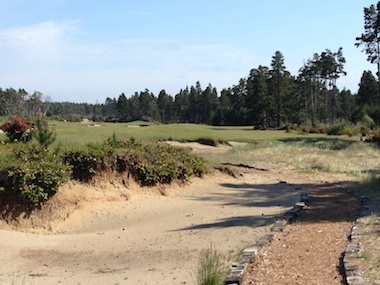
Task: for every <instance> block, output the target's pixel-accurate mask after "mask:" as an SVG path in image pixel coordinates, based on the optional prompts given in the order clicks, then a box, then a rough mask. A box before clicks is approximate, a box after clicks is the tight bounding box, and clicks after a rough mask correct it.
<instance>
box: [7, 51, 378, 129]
mask: <svg viewBox="0 0 380 285" xmlns="http://www.w3.org/2000/svg"><path fill="white" fill-rule="evenodd" d="M345 62H346V60H345V58H344V56H343V51H342V49H341V48H339V49H338V50H337V51H335V52H334V51H331V50H329V49H326V50H325V51H322V52H321V53H315V54H314V55H313V56H312V57H311V58H310V59H308V60H307V61H306V62H305V63H304V65H303V66H302V67H301V68H300V69H299V72H298V74H297V75H292V74H290V72H289V71H287V69H286V65H285V58H284V56H283V54H282V53H281V52H280V51H276V52H275V53H274V55H273V57H272V60H271V64H270V66H269V67H267V66H263V65H259V66H258V67H256V68H252V69H251V70H250V72H249V74H248V76H247V77H245V78H241V79H240V80H239V81H238V82H237V84H235V85H233V86H231V87H229V88H225V89H223V90H221V91H220V92H218V91H217V89H216V88H215V87H214V86H212V85H211V84H208V85H207V86H206V88H204V87H202V86H201V84H200V82H196V83H195V84H194V85H191V86H186V87H185V88H183V89H181V90H180V91H179V92H178V93H177V94H175V95H174V96H172V95H170V94H168V93H167V92H166V91H165V90H161V91H160V92H159V94H158V95H157V96H155V95H154V94H153V93H152V92H151V91H149V90H148V89H145V90H144V91H141V92H135V93H134V94H132V95H128V96H127V95H126V94H124V93H122V94H120V95H119V96H118V97H115V98H111V97H107V98H106V100H105V102H104V103H97V104H88V103H71V102H50V100H48V98H45V97H44V96H43V95H42V93H40V92H34V93H33V94H31V95H30V94H28V93H27V92H26V91H25V90H23V89H19V90H18V91H17V90H15V89H12V88H9V89H5V90H2V89H0V103H1V104H0V116H10V115H14V114H15V115H19V116H25V117H35V116H36V114H38V113H42V114H46V115H47V116H55V119H62V120H63V119H65V120H71V121H79V120H80V119H82V118H88V119H92V120H94V121H97V120H98V121H99V120H101V121H112V122H116V121H117V122H127V121H133V120H145V121H153V122H158V123H164V124H168V123H197V124H214V125H251V126H253V127H255V128H263V129H266V128H286V127H287V126H290V125H293V124H294V125H298V126H299V125H312V126H314V127H317V126H319V125H325V126H329V125H334V124H335V123H337V122H338V120H342V119H344V120H348V121H351V122H353V123H356V122H360V121H361V120H362V118H363V117H364V116H365V115H366V116H368V117H370V118H371V119H373V120H374V121H375V122H376V123H377V124H379V123H380V110H379V108H378V105H379V101H380V98H379V97H378V96H377V94H378V92H379V86H378V81H377V79H376V78H375V77H374V76H373V74H372V73H371V72H370V71H364V72H363V76H362V78H361V81H360V84H359V91H358V93H357V94H352V93H351V91H350V90H343V91H340V90H339V89H338V87H337V80H339V78H340V77H341V76H344V75H345V74H346V73H345V71H344V64H345Z"/></svg>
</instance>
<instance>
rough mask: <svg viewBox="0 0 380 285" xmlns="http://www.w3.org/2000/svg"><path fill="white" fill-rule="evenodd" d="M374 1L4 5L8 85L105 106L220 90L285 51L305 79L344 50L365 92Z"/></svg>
mask: <svg viewBox="0 0 380 285" xmlns="http://www.w3.org/2000/svg"><path fill="white" fill-rule="evenodd" d="M371 4H376V1H367V0H333V1H332V0H271V1H269V0H268V1H263V0H107V1H105V0H0V10H1V17H0V88H2V89H6V88H10V87H12V88H15V89H19V88H24V89H25V90H26V91H27V92H29V93H33V92H34V91H39V92H42V93H43V94H44V96H48V97H50V98H51V100H52V101H56V102H57V101H59V102H63V101H69V102H77V103H82V102H87V103H104V102H105V100H106V98H107V97H110V98H118V96H119V95H120V94H121V93H124V94H125V95H126V96H127V97H129V96H131V95H133V94H134V93H135V92H140V91H144V90H145V89H148V90H149V91H151V92H152V93H153V94H154V95H155V96H158V93H159V92H160V91H161V90H163V89H164V90H165V91H166V92H167V93H168V94H170V95H172V96H173V97H174V96H175V95H176V94H177V93H178V92H179V91H180V89H184V88H186V86H192V85H195V83H196V82H197V81H199V82H200V83H201V86H202V88H206V87H207V85H208V84H209V83H210V84H211V85H212V86H213V87H216V88H217V90H218V91H219V92H220V91H221V90H222V89H223V88H229V87H232V86H233V85H236V84H238V82H239V80H240V78H245V77H247V76H248V75H249V72H250V70H251V69H253V68H257V67H258V66H259V65H264V66H268V67H269V66H270V63H271V59H272V56H273V55H274V54H275V52H276V51H280V52H281V53H282V54H283V56H284V59H285V66H286V68H287V70H288V71H289V72H290V73H291V74H292V75H297V74H298V71H299V69H300V68H301V67H302V66H303V65H304V63H305V62H306V61H307V60H308V59H310V58H312V57H313V54H314V53H321V52H323V51H325V50H326V49H330V50H331V51H333V52H335V51H337V50H338V49H339V48H340V47H342V48H343V56H344V57H345V58H346V64H345V71H346V72H347V76H344V77H341V78H340V79H339V80H338V82H337V84H338V87H339V88H340V89H343V88H346V89H350V90H351V91H352V92H357V89H358V84H359V82H360V78H361V75H362V73H363V71H364V70H371V71H372V72H373V73H374V74H376V66H374V65H373V64H370V63H368V62H367V61H366V58H367V56H366V55H365V53H363V52H362V51H361V50H362V48H356V47H355V42H356V40H355V38H356V37H358V36H360V35H361V34H362V33H363V32H364V27H363V26H364V18H363V8H364V7H369V6H370V5H371Z"/></svg>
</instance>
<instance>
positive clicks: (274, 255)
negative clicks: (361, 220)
mask: <svg viewBox="0 0 380 285" xmlns="http://www.w3.org/2000/svg"><path fill="white" fill-rule="evenodd" d="M310 196H311V204H310V205H309V206H308V207H307V208H306V209H305V211H303V212H301V213H300V216H299V218H298V219H297V221H296V223H294V224H291V225H287V226H286V227H285V229H284V231H283V232H282V233H279V234H277V235H276V236H275V237H274V239H273V241H272V242H271V243H269V244H268V245H267V246H265V247H264V248H263V249H262V250H261V251H260V253H259V256H258V258H257V259H256V261H255V262H254V263H252V264H251V265H250V266H249V269H248V272H247V274H246V275H245V278H244V282H243V284H244V285H249V284H255V285H264V284H265V285H266V284H268V285H269V284H270V285H272V284H279V285H282V284H284V285H285V284H292V285H296V284H308V285H312V284H315V285H322V284H326V285H333V284H337V285H338V284H339V285H341V284H345V283H344V282H343V279H342V275H341V272H340V268H341V264H340V261H341V260H340V259H341V257H342V253H343V252H344V251H345V249H346V246H347V242H348V236H349V234H350V230H351V227H352V223H353V221H354V219H355V218H356V215H357V209H358V207H359V205H358V201H357V199H356V198H353V197H352V196H349V195H348V194H346V193H345V192H344V191H342V190H339V189H338V188H337V186H336V185H329V184H326V185H321V186H316V187H314V189H313V191H312V192H311V193H310Z"/></svg>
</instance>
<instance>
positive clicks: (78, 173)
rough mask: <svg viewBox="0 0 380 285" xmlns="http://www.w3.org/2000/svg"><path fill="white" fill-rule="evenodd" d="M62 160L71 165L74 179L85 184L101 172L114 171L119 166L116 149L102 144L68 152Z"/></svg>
mask: <svg viewBox="0 0 380 285" xmlns="http://www.w3.org/2000/svg"><path fill="white" fill-rule="evenodd" d="M62 160H63V162H64V163H66V164H69V165H71V167H72V177H73V178H74V179H76V180H80V181H85V182H88V181H89V180H90V179H91V178H92V177H93V176H94V175H95V174H97V173H99V172H101V171H106V170H114V169H115V168H116V165H117V164H116V161H117V156H116V152H115V149H114V148H112V147H111V146H109V145H107V144H100V143H89V144H87V145H86V146H85V147H84V148H81V149H78V150H72V151H66V152H65V153H63V155H62Z"/></svg>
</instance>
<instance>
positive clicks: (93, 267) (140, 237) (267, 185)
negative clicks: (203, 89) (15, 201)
mask: <svg viewBox="0 0 380 285" xmlns="http://www.w3.org/2000/svg"><path fill="white" fill-rule="evenodd" d="M186 146H187V147H191V148H196V151H198V152H201V151H204V150H205V149H206V150H207V149H208V148H209V147H208V146H204V145H201V146H199V144H196V143H195V144H190V145H189V144H187V145H186ZM224 147H227V146H220V147H218V148H214V149H213V151H216V150H218V151H219V150H220V149H224ZM223 151H224V150H223ZM235 170H236V169H235ZM237 171H239V172H240V175H238V178H233V177H231V176H228V175H226V174H224V173H221V172H218V171H215V172H214V173H212V174H210V175H207V176H206V177H204V178H202V179H200V178H195V179H192V181H191V182H190V183H188V184H186V185H180V184H173V185H171V186H167V187H156V188H143V189H141V188H140V187H138V186H137V185H136V184H134V183H132V182H128V183H129V185H127V186H124V185H122V184H118V183H117V182H113V183H108V182H107V183H97V184H96V185H97V186H96V187H95V186H89V185H87V186H86V185H82V184H77V183H71V184H68V185H66V186H65V187H63V188H61V189H60V191H59V192H58V193H57V195H55V196H54V197H53V199H52V200H51V201H49V203H48V204H47V205H46V206H45V207H44V209H43V210H42V211H39V212H38V211H37V212H33V213H31V215H30V216H29V217H27V216H25V215H21V216H20V217H19V219H16V220H13V222H12V223H5V222H4V221H3V222H0V229H1V230H0V251H1V253H2V262H1V263H0V284H92V285H96V284H146V285H153V284H154V285H157V284H165V285H167V284H195V281H194V275H195V272H196V268H197V263H198V257H199V253H200V251H201V250H202V249H207V248H209V247H210V245H211V244H212V245H213V246H214V247H215V248H216V249H217V250H218V251H219V252H220V253H222V254H223V255H224V256H225V258H226V264H230V263H231V262H233V261H236V258H237V255H238V252H239V250H241V249H243V248H245V247H247V246H249V245H252V244H253V243H254V242H255V240H256V239H258V238H259V237H261V236H263V235H265V234H267V232H268V231H269V228H270V224H271V223H272V222H273V220H274V219H275V218H276V217H277V216H278V215H280V214H281V213H283V212H285V211H286V210H287V209H289V208H291V207H292V206H293V205H294V203H295V202H297V201H298V200H299V194H300V192H299V191H300V188H301V187H300V186H299V185H297V184H296V183H297V181H290V179H292V178H291V177H289V176H286V177H281V174H276V173H272V172H271V171H267V172H264V171H258V170H255V169H248V168H245V169H244V168H241V169H237ZM282 175H284V174H282ZM284 179H286V180H287V182H288V184H286V183H280V181H282V180H284ZM290 183H294V184H293V185H291V184H290Z"/></svg>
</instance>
